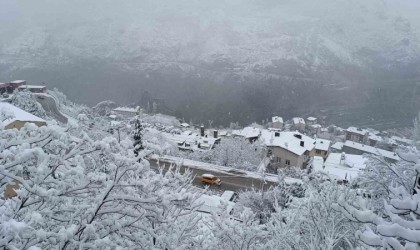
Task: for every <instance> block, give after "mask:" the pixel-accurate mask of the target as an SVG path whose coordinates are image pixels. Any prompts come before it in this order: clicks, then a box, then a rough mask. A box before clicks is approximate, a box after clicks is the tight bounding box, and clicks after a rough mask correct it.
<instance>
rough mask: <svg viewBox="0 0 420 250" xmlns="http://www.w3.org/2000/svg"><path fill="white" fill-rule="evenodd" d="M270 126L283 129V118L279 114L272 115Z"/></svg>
mask: <svg viewBox="0 0 420 250" xmlns="http://www.w3.org/2000/svg"><path fill="white" fill-rule="evenodd" d="M271 123H272V125H271V127H273V128H277V129H283V125H284V124H283V118H282V117H280V116H273V117H272V118H271Z"/></svg>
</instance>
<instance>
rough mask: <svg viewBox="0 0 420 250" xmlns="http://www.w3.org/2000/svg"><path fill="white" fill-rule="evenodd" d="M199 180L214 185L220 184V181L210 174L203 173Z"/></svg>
mask: <svg viewBox="0 0 420 250" xmlns="http://www.w3.org/2000/svg"><path fill="white" fill-rule="evenodd" d="M201 182H203V183H205V184H212V185H213V184H215V185H218V186H220V184H222V181H221V180H220V179H219V178H217V177H216V176H214V175H212V174H203V175H202V176H201Z"/></svg>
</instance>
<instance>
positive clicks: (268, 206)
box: [237, 183, 291, 224]
mask: <svg viewBox="0 0 420 250" xmlns="http://www.w3.org/2000/svg"><path fill="white" fill-rule="evenodd" d="M290 199H291V192H290V187H288V186H287V185H285V183H283V184H280V185H279V186H276V187H272V188H269V189H268V190H255V189H254V190H250V191H245V192H242V193H240V194H239V199H238V203H237V204H238V207H246V208H249V209H251V211H252V212H254V213H255V215H256V217H257V218H258V219H259V221H260V223H261V224H263V223H266V222H267V220H268V219H269V218H270V217H271V214H272V213H275V212H276V209H277V208H278V207H281V208H285V207H286V206H287V204H288V203H289V201H290Z"/></svg>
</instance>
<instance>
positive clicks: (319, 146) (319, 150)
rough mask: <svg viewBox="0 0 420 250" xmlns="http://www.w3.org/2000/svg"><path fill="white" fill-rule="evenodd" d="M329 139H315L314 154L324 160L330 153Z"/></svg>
mask: <svg viewBox="0 0 420 250" xmlns="http://www.w3.org/2000/svg"><path fill="white" fill-rule="evenodd" d="M330 145H331V141H329V140H324V139H318V138H317V139H316V141H315V156H320V157H322V158H323V159H324V160H325V159H327V157H328V155H329V153H330Z"/></svg>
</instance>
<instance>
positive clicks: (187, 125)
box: [179, 122, 190, 128]
mask: <svg viewBox="0 0 420 250" xmlns="http://www.w3.org/2000/svg"><path fill="white" fill-rule="evenodd" d="M179 126H180V127H181V128H189V127H190V124H188V123H186V122H183V123H181V124H179Z"/></svg>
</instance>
